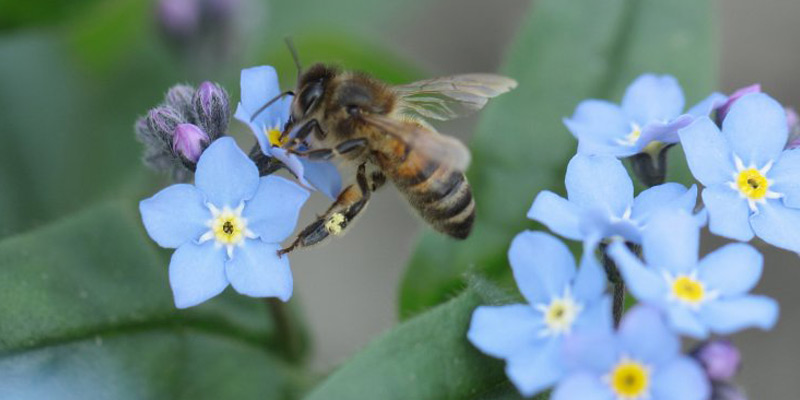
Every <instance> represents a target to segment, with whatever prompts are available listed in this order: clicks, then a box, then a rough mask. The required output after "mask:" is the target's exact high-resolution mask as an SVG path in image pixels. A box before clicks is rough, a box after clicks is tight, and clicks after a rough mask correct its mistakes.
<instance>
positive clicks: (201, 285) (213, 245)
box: [139, 137, 309, 308]
mask: <svg viewBox="0 0 800 400" xmlns="http://www.w3.org/2000/svg"><path fill="white" fill-rule="evenodd" d="M308 195H309V193H308V191H306V190H305V189H303V188H301V187H300V186H298V185H296V184H295V183H292V182H291V181H289V180H286V179H284V178H280V177H276V176H266V177H263V178H259V176H258V169H257V168H256V166H255V164H254V163H253V162H252V161H251V160H250V159H249V158H247V156H246V155H245V154H244V153H243V152H242V151H241V150H240V149H239V147H237V146H236V143H235V142H234V141H233V139H231V138H229V137H226V138H220V139H217V140H216V141H214V142H213V143H212V144H211V145H210V146H209V147H208V148H207V149H206V150H205V151H204V152H203V154H202V155H201V156H200V160H199V161H198V163H197V172H196V175H195V185H194V186H193V185H188V184H178V185H172V186H170V187H167V188H166V189H164V190H162V191H160V192H158V193H156V195H155V196H153V197H151V198H149V199H145V200H143V201H142V202H141V203H140V204H139V210H140V212H141V214H142V221H143V222H144V227H145V229H147V233H148V234H149V235H150V237H151V238H152V239H153V240H155V241H156V243H158V244H159V245H160V246H161V247H165V248H174V249H176V250H175V253H174V254H173V255H172V259H171V261H170V264H169V279H170V286H171V287H172V292H173V294H174V297H175V305H176V306H177V307H178V308H186V307H191V306H194V305H197V304H200V303H202V302H204V301H206V300H208V299H210V298H212V297H214V296H216V295H217V294H219V293H221V292H222V291H223V290H225V288H226V287H227V286H228V284H229V283H230V285H231V286H233V288H234V289H236V291H238V292H239V293H242V294H245V295H248V296H254V297H278V298H280V299H281V300H283V301H287V300H288V299H289V298H290V297H291V296H292V272H291V270H290V269H289V259H288V257H278V254H277V251H278V250H279V249H280V242H281V241H283V240H284V239H286V237H288V236H289V235H290V234H291V233H292V231H294V228H295V225H296V224H297V218H298V215H299V213H300V208H301V207H302V205H303V203H305V201H306V199H307V198H308Z"/></svg>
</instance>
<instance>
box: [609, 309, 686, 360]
mask: <svg viewBox="0 0 800 400" xmlns="http://www.w3.org/2000/svg"><path fill="white" fill-rule="evenodd" d="M617 335H618V337H619V338H620V344H621V346H622V347H623V352H626V351H627V352H626V354H628V355H629V356H631V357H633V358H635V359H639V360H642V361H643V362H645V363H647V364H651V365H656V366H657V365H660V364H662V363H664V362H667V361H669V360H670V359H672V358H674V357H675V356H676V355H677V354H678V351H679V350H680V341H679V340H678V336H677V335H675V334H674V333H672V331H670V329H669V328H667V325H666V324H665V322H664V319H663V317H662V316H661V313H659V312H658V310H657V309H655V308H652V307H648V306H641V305H640V306H636V307H634V308H633V309H631V310H630V311H628V313H627V314H625V316H624V317H623V318H622V322H620V325H619V331H618V333H617Z"/></svg>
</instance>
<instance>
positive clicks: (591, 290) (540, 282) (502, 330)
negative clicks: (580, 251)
mask: <svg viewBox="0 0 800 400" xmlns="http://www.w3.org/2000/svg"><path fill="white" fill-rule="evenodd" d="M508 258H509V261H510V263H511V269H512V271H513V273H514V278H515V279H516V281H517V286H518V287H519V290H520V292H522V295H523V296H524V297H525V299H526V300H527V301H528V303H529V304H509V305H504V306H497V307H493V306H482V307H478V309H476V310H475V312H474V314H473V315H472V323H471V324H470V328H469V332H468V333H467V337H468V338H469V340H470V341H471V342H472V343H473V344H474V345H475V346H476V347H477V348H479V349H480V350H481V351H483V352H484V353H486V354H489V355H491V356H493V357H498V358H503V359H505V360H506V363H507V364H506V373H507V374H508V377H509V378H510V379H511V381H512V382H513V383H514V385H516V387H517V388H518V389H519V391H520V392H521V393H522V394H524V395H526V396H530V395H533V394H535V393H538V392H540V391H542V390H544V389H546V388H548V387H550V386H552V385H553V384H555V383H556V382H557V381H558V380H559V379H560V378H561V377H562V376H563V375H564V373H565V366H564V365H563V362H562V354H561V350H562V341H563V339H564V338H565V337H566V336H568V335H570V334H572V333H573V332H579V331H581V330H583V329H590V328H591V329H596V328H597V327H598V326H606V327H610V326H611V325H612V321H611V304H610V299H609V298H608V296H603V290H604V288H605V273H604V272H603V270H602V267H601V266H600V264H599V262H598V261H597V260H596V259H595V257H594V254H592V253H589V254H586V255H584V257H583V260H582V261H581V267H580V269H578V270H577V272H576V269H575V259H574V258H573V256H572V253H570V251H569V249H568V248H567V246H566V245H564V244H563V243H562V242H561V241H559V240H558V239H556V238H554V237H553V236H551V235H548V234H546V233H542V232H531V231H526V232H523V233H520V234H519V235H517V237H516V238H514V241H513V242H512V243H511V248H510V249H509V251H508Z"/></svg>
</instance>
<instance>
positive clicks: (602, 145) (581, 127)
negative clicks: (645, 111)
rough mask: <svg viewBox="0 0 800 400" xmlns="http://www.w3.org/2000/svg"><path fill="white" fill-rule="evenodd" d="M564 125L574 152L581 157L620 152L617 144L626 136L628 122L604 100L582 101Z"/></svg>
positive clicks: (629, 121)
mask: <svg viewBox="0 0 800 400" xmlns="http://www.w3.org/2000/svg"><path fill="white" fill-rule="evenodd" d="M564 125H566V126H567V129H568V130H569V131H570V132H571V133H572V135H573V136H575V138H577V139H578V152H580V153H583V154H608V155H615V156H616V155H619V154H616V153H617V152H618V151H620V150H624V149H622V147H624V146H621V145H620V144H619V143H618V142H617V141H618V140H622V139H624V138H625V136H627V135H628V134H629V133H630V131H631V129H632V127H631V120H630V118H628V117H627V116H626V115H625V114H624V113H623V112H622V109H621V108H620V107H619V106H618V105H616V104H614V103H611V102H608V101H605V100H585V101H582V102H581V103H580V104H578V107H577V108H576V109H575V113H574V114H573V115H572V117H571V118H565V119H564Z"/></svg>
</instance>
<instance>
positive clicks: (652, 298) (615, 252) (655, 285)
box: [608, 242, 667, 302]
mask: <svg viewBox="0 0 800 400" xmlns="http://www.w3.org/2000/svg"><path fill="white" fill-rule="evenodd" d="M608 255H609V256H610V257H611V258H612V259H613V260H614V262H615V263H616V264H617V268H619V272H620V273H621V274H622V277H623V278H624V279H625V283H626V284H627V285H628V290H630V291H631V293H632V294H633V296H634V297H636V298H637V299H638V300H640V301H644V302H660V301H661V300H662V299H663V298H664V296H665V295H666V291H667V286H666V282H665V280H664V278H663V277H661V276H660V275H659V274H658V273H656V272H655V271H654V270H651V269H648V268H646V267H645V266H644V265H643V264H642V262H641V261H639V259H638V258H637V257H636V256H635V255H633V253H631V251H630V250H628V247H627V246H625V245H624V244H623V243H622V242H614V243H612V244H611V247H609V249H608Z"/></svg>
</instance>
